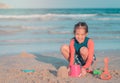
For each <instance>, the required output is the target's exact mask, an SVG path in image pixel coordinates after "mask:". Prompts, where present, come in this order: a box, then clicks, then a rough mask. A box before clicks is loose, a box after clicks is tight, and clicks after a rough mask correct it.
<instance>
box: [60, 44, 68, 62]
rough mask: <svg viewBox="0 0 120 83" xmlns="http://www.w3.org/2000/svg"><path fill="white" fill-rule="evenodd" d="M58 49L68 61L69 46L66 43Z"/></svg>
mask: <svg viewBox="0 0 120 83" xmlns="http://www.w3.org/2000/svg"><path fill="white" fill-rule="evenodd" d="M60 50H61V53H62V55H63V56H64V57H65V59H66V60H68V61H69V58H70V51H69V46H68V45H66V44H65V45H62V46H61V49H60Z"/></svg>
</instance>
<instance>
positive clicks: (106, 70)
mask: <svg viewBox="0 0 120 83" xmlns="http://www.w3.org/2000/svg"><path fill="white" fill-rule="evenodd" d="M108 61H109V60H108V58H107V57H106V58H104V72H103V73H102V74H101V76H100V78H101V79H102V80H109V79H111V78H112V76H111V75H110V73H109V71H108Z"/></svg>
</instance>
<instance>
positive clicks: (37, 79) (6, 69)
mask: <svg viewBox="0 0 120 83" xmlns="http://www.w3.org/2000/svg"><path fill="white" fill-rule="evenodd" d="M96 53H97V55H98V57H97V62H96V65H94V68H95V69H97V68H100V69H103V67H104V63H103V59H104V57H105V56H107V55H109V56H108V57H109V60H110V63H109V71H110V73H111V75H112V79H111V80H101V79H100V78H99V77H98V76H94V75H93V74H89V73H88V74H87V75H86V76H85V77H81V78H71V77H67V75H66V73H65V71H66V70H64V71H63V72H64V73H63V74H64V76H65V75H66V77H64V76H60V75H57V73H60V71H59V68H60V67H61V66H67V64H68V63H67V62H66V61H65V60H64V59H63V57H62V56H61V54H57V53H48V54H44V55H42V54H35V53H33V54H30V53H26V52H23V53H21V54H18V55H12V56H11V55H9V56H1V57H0V83H93V82H94V83H96V82H97V83H119V82H120V66H119V64H120V58H119V54H120V53H119V52H118V51H117V53H116V51H112V52H111V51H108V52H107V51H105V52H103V51H102V52H96ZM25 69H29V70H32V69H33V70H35V72H31V73H25V72H23V71H22V70H25Z"/></svg>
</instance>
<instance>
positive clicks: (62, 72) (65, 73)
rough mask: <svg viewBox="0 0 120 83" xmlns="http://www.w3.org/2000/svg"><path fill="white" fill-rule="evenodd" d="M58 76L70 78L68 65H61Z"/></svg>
mask: <svg viewBox="0 0 120 83" xmlns="http://www.w3.org/2000/svg"><path fill="white" fill-rule="evenodd" d="M57 76H58V77H61V78H68V70H67V67H65V66H61V67H60V68H59V69H58V71H57Z"/></svg>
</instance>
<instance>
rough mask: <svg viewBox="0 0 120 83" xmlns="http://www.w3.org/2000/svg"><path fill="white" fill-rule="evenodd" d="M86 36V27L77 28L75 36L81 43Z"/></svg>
mask: <svg viewBox="0 0 120 83" xmlns="http://www.w3.org/2000/svg"><path fill="white" fill-rule="evenodd" d="M86 36H87V33H86V31H85V29H84V27H83V28H78V29H76V32H75V38H76V40H77V41H78V42H79V43H82V42H84V40H85V37H86Z"/></svg>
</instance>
